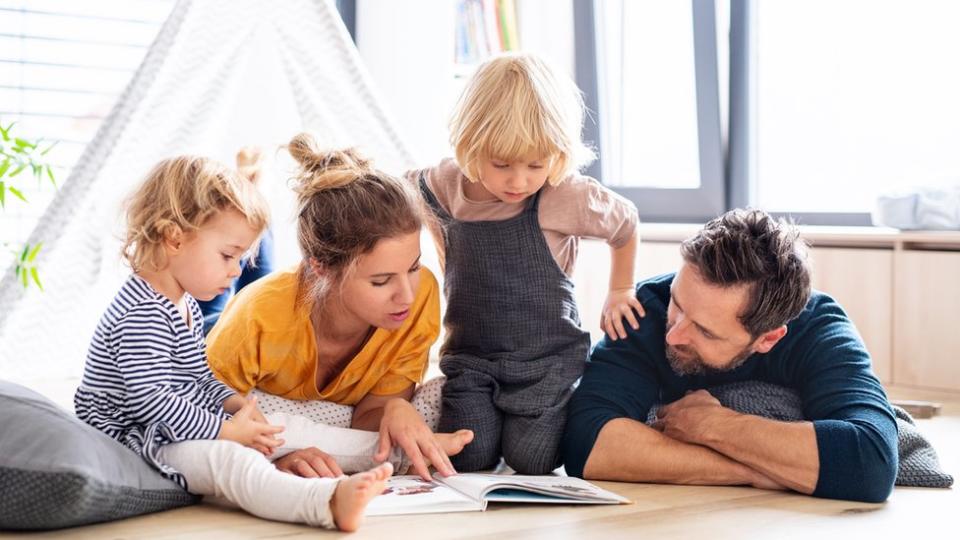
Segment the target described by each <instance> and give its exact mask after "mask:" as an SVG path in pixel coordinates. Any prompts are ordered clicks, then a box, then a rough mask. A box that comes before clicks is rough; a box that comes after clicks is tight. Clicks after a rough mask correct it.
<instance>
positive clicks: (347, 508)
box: [330, 463, 393, 532]
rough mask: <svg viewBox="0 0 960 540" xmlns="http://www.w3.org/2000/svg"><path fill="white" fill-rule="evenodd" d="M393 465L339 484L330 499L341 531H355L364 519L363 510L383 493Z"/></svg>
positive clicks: (378, 468) (354, 476)
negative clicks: (371, 500)
mask: <svg viewBox="0 0 960 540" xmlns="http://www.w3.org/2000/svg"><path fill="white" fill-rule="evenodd" d="M391 474H393V465H391V464H389V463H382V464H380V465H377V466H376V467H374V468H372V469H370V470H369V471H366V472H362V473H357V474H353V475H350V476H349V477H348V478H344V479H343V480H341V481H340V483H339V484H337V489H336V491H334V492H333V497H332V498H331V499H330V511H331V512H332V513H333V522H334V523H336V524H337V528H339V529H340V530H341V531H347V532H351V531H355V530H357V527H359V526H360V522H361V521H362V519H363V510H364V509H365V508H366V507H367V503H369V502H370V499H373V498H374V497H376V496H377V495H379V494H380V493H382V492H383V489H384V486H385V485H386V482H387V478H390V475H391Z"/></svg>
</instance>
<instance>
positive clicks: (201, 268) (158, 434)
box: [74, 156, 400, 530]
mask: <svg viewBox="0 0 960 540" xmlns="http://www.w3.org/2000/svg"><path fill="white" fill-rule="evenodd" d="M267 214H268V212H267V205H266V203H265V201H264V200H263V198H262V196H261V195H260V194H259V193H258V192H257V191H256V188H255V186H254V185H253V183H251V182H248V181H246V180H245V179H243V178H242V177H241V176H240V175H239V174H238V173H237V172H236V171H233V170H231V169H229V168H228V167H226V166H224V165H221V164H219V163H217V162H215V161H212V160H209V159H206V158H202V157H194V156H181V157H176V158H171V159H167V160H164V161H162V162H160V163H159V164H158V165H156V166H155V167H154V168H153V170H152V171H151V172H150V173H149V175H148V176H147V179H146V180H145V182H144V183H143V185H142V186H141V187H140V189H139V190H138V191H137V192H136V193H135V194H134V195H133V196H132V198H131V199H130V200H129V201H128V204H127V235H126V242H125V246H124V250H123V254H124V256H125V258H126V259H127V261H128V262H129V263H130V266H131V267H132V269H133V274H132V275H131V276H130V277H129V279H127V281H126V283H124V285H123V287H122V288H121V289H120V291H119V293H117V296H116V297H115V298H114V300H113V302H112V303H111V304H110V306H109V307H108V308H107V310H106V312H105V313H104V315H103V317H102V318H101V319H100V323H99V324H98V326H97V329H96V332H95V334H94V336H93V339H92V340H91V343H90V348H89V351H88V354H87V362H86V367H85V369H84V375H83V381H82V383H81V385H80V387H79V388H78V389H77V392H76V395H75V397H74V403H75V408H76V411H77V416H78V417H80V418H81V419H82V420H84V421H85V422H87V423H89V424H91V425H92V426H94V427H96V428H97V429H99V430H101V431H103V432H104V433H106V434H107V435H109V436H111V437H113V438H114V439H116V440H118V441H120V442H121V443H123V444H124V445H126V446H127V447H129V448H131V449H132V450H134V451H135V452H137V453H138V454H140V455H141V456H143V458H144V459H146V460H147V461H148V462H149V463H150V464H151V465H153V466H154V467H156V468H157V469H158V470H160V472H161V473H162V474H163V475H164V476H166V477H168V478H170V479H172V480H174V481H176V482H177V483H179V484H180V485H181V486H183V487H184V488H185V489H187V490H188V491H190V492H191V493H195V494H198V495H213V496H216V497H218V498H221V499H226V500H227V501H229V502H231V503H233V504H236V505H238V506H240V507H241V508H243V509H244V510H246V511H248V512H250V513H252V514H255V515H258V516H261V517H264V518H268V519H274V520H279V521H291V522H298V523H307V524H310V525H315V526H322V527H327V528H334V527H337V528H340V529H342V530H355V529H356V528H357V527H358V525H359V523H360V519H361V517H362V516H363V511H364V508H365V507H366V505H367V503H368V502H369V501H370V500H371V499H372V498H373V497H374V496H376V495H377V494H379V493H380V492H381V491H382V490H383V486H384V482H385V480H386V478H387V477H388V476H390V474H391V473H392V471H393V468H394V467H395V466H400V464H399V463H394V462H397V461H399V457H398V455H397V453H396V452H395V453H394V454H393V458H394V459H393V460H392V462H388V463H383V464H381V465H376V463H375V462H374V460H373V457H372V456H373V455H374V454H375V452H376V448H377V440H378V436H377V434H376V433H373V432H366V431H358V430H351V429H344V428H336V427H332V426H325V425H322V424H314V423H313V422H310V421H308V420H306V419H304V418H302V417H297V416H291V415H282V414H276V415H273V414H271V415H267V416H266V417H265V416H264V415H263V414H261V413H260V412H259V410H258V409H257V407H256V403H255V400H254V399H249V400H248V399H247V398H245V397H244V396H241V395H239V394H237V393H235V392H234V391H233V390H232V389H230V388H229V387H228V386H226V385H225V384H223V383H222V382H220V381H219V380H217V379H216V378H215V377H214V376H213V373H212V372H211V371H210V369H209V367H208V365H207V358H206V351H205V345H204V340H203V329H202V326H203V317H202V315H201V313H200V308H199V306H198V304H197V301H196V300H195V298H199V299H203V300H207V299H210V298H213V297H214V296H216V295H217V294H220V293H222V292H223V291H224V290H226V289H227V288H229V287H230V286H231V282H232V281H233V279H234V278H235V277H236V276H237V275H238V274H239V273H240V260H241V258H242V257H243V256H244V255H245V254H246V253H247V252H248V251H250V250H251V249H252V247H253V246H254V245H255V243H256V241H257V238H258V237H259V236H260V234H261V233H262V232H263V230H264V229H265V228H266V226H267V220H268V215H267ZM253 249H255V248H253ZM281 437H282V438H281ZM311 446H314V447H318V448H319V449H321V450H323V451H325V452H327V454H329V455H330V458H329V460H328V464H329V466H330V468H331V469H332V470H333V471H334V473H335V474H342V473H341V471H340V466H343V468H344V469H349V468H353V470H354V471H360V470H364V469H369V470H365V471H364V472H360V473H357V474H354V475H352V476H349V477H345V476H341V477H340V478H336V479H333V478H300V477H297V476H294V475H291V474H287V473H284V472H281V471H279V470H277V469H276V468H275V467H274V466H273V465H272V463H271V460H274V459H276V458H279V457H281V456H282V455H284V454H286V453H289V452H290V451H292V450H295V449H298V448H306V447H311ZM337 462H339V464H340V465H338V464H337Z"/></svg>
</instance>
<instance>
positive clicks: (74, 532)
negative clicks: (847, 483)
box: [0, 389, 960, 540]
mask: <svg viewBox="0 0 960 540" xmlns="http://www.w3.org/2000/svg"><path fill="white" fill-rule="evenodd" d="M890 395H891V397H892V398H895V399H935V400H937V401H939V402H941V403H943V412H942V414H941V415H940V416H937V417H935V418H933V419H929V420H919V421H918V425H919V426H920V429H921V430H922V431H923V432H924V434H926V435H927V436H928V437H929V438H930V440H931V441H932V442H933V443H934V446H935V448H936V449H937V451H938V453H939V455H940V461H941V464H942V465H943V466H944V469H945V470H946V471H947V472H950V473H951V474H953V475H954V476H957V475H958V474H960V396H958V395H948V394H934V393H930V392H920V391H916V390H906V389H891V390H890ZM598 484H600V485H601V486H603V487H604V488H606V489H609V490H611V491H614V492H617V493H620V494H622V495H624V496H626V497H628V498H630V499H631V500H633V501H634V503H633V504H630V505H622V506H602V507H580V506H535V505H508V504H503V505H490V507H489V509H488V510H487V511H486V512H468V513H456V514H432V515H415V516H395V517H380V518H368V519H367V520H366V522H365V523H364V524H363V526H362V527H361V529H360V531H358V532H356V533H353V534H351V535H349V536H350V538H355V539H363V538H389V539H391V540H393V539H406V538H410V539H417V540H428V539H448V538H471V539H492V540H493V539H495V540H506V539H511V540H512V539H517V538H548V539H550V540H562V539H567V538H570V539H577V540H584V539H592V538H603V539H604V540H606V539H609V538H632V539H646V538H695V539H697V540H715V539H719V538H748V539H753V538H778V539H779V538H798V539H803V540H822V539H827V538H844V537H845V538H849V539H854V538H871V539H874V538H903V539H908V540H914V539H916V540H919V539H921V538H960V519H958V518H960V490H958V489H950V490H942V489H919V488H897V489H896V490H894V493H893V495H892V496H891V497H890V499H889V500H888V501H887V502H886V503H884V504H865V503H854V502H847V501H830V500H822V499H815V498H813V497H806V496H802V495H796V494H791V493H780V492H770V491H762V490H757V489H752V488H725V487H686V486H664V485H651V484H621V483H614V482H598ZM341 536H347V535H346V534H343V533H338V532H333V531H322V530H317V529H313V528H310V527H306V526H298V525H288V524H283V523H274V522H270V521H265V520H261V519H258V518H254V517H251V516H248V515H245V514H243V513H241V512H239V511H237V510H232V509H225V508H220V507H216V506H213V505H210V504H202V505H199V506H195V507H190V508H183V509H180V510H173V511H169V512H163V513H160V514H153V515H148V516H141V517H137V518H132V519H127V520H123V521H118V522H113V523H105V524H100V525H92V526H87V527H80V528H76V529H68V530H64V531H57V532H48V533H34V534H25V535H24V534H21V535H15V534H2V533H0V539H6V538H20V537H27V538H35V539H40V538H48V537H51V538H53V537H55V538H96V539H103V538H124V539H126V538H152V539H173V538H177V539H180V538H238V539H243V538H278V537H283V538H284V539H288V538H306V537H329V538H334V537H341Z"/></svg>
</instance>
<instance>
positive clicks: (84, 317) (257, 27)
mask: <svg viewBox="0 0 960 540" xmlns="http://www.w3.org/2000/svg"><path fill="white" fill-rule="evenodd" d="M302 130H310V131H312V132H314V133H315V134H317V135H318V138H319V140H320V142H321V144H324V145H327V146H330V147H343V146H355V147H357V148H358V149H359V150H360V151H361V152H363V153H365V154H366V155H368V156H370V157H372V158H374V160H375V162H376V164H377V166H378V167H380V168H382V169H384V170H391V171H398V170H405V169H407V168H410V167H412V165H413V159H412V156H411V154H410V152H409V151H408V149H407V148H406V147H405V145H404V144H403V142H402V141H401V140H400V137H399V135H398V133H397V131H396V129H395V128H394V127H393V125H392V122H391V120H390V118H389V116H388V114H387V112H386V111H385V110H384V108H383V107H382V105H381V101H380V100H379V99H378V97H377V95H376V92H375V90H374V88H373V84H372V79H371V77H370V76H369V74H368V73H367V72H366V71H365V69H364V67H363V65H362V63H361V59H360V57H359V54H358V52H357V50H356V48H355V46H354V44H353V42H352V41H351V39H350V36H349V34H348V32H347V30H346V28H345V27H344V26H343V23H342V21H341V19H340V16H339V14H338V12H337V10H336V8H335V7H334V5H333V3H332V1H323V0H230V1H229V2H228V1H206V0H181V1H180V2H179V3H178V4H177V5H176V6H175V7H174V9H173V10H172V12H171V14H170V17H169V18H168V20H167V21H166V22H165V23H164V25H163V27H162V28H161V30H160V32H159V34H158V36H157V38H156V40H155V41H154V43H153V45H152V46H151V48H150V50H149V51H148V52H147V54H146V56H145V58H144V61H143V63H142V65H141V66H140V68H139V69H138V70H137V72H136V74H135V75H134V77H133V79H132V80H131V82H130V83H129V85H128V86H127V88H126V89H125V91H124V92H123V93H122V94H121V96H120V98H119V99H118V102H117V103H116V105H115V106H114V108H113V110H112V111H111V112H110V114H109V115H108V116H107V118H106V119H105V120H104V122H103V124H102V125H101V127H100V129H99V130H98V132H97V134H96V135H95V136H94V138H93V139H92V140H91V142H90V143H89V144H88V146H87V147H86V149H85V150H84V151H83V153H82V155H81V157H80V159H79V160H78V162H77V164H76V166H75V167H74V169H73V171H72V173H71V174H70V176H69V177H68V178H67V180H66V182H64V183H63V185H62V187H61V188H60V189H59V191H58V192H57V194H56V195H55V197H54V199H53V201H52V202H51V204H50V206H49V207H48V209H47V210H46V211H45V213H44V215H43V216H42V217H41V219H40V220H39V222H38V224H37V226H36V228H35V229H34V231H33V232H32V234H31V235H30V238H29V242H30V243H31V244H32V243H36V242H43V244H44V248H43V249H42V251H41V253H40V256H39V257H38V264H39V267H40V270H41V274H42V278H43V282H44V287H45V291H44V292H40V291H39V290H37V289H36V288H35V287H34V288H31V289H29V290H26V291H25V290H24V289H23V287H22V285H21V284H20V283H19V282H18V281H17V280H16V279H15V278H16V276H15V275H14V273H13V271H12V270H10V271H7V272H5V273H4V274H3V277H2V279H0V306H2V309H0V377H2V378H7V379H21V380H23V379H35V378H38V377H48V376H49V375H50V374H51V373H56V375H57V376H58V377H61V376H76V375H79V374H80V373H82V369H83V364H84V359H85V356H86V349H87V345H88V344H89V341H90V338H91V336H92V335H93V331H94V329H95V327H96V324H97V321H98V319H99V317H100V315H101V314H102V312H103V310H104V309H105V308H106V307H107V305H109V303H110V300H111V299H112V297H113V295H114V294H115V293H116V291H117V290H118V289H119V287H120V285H121V284H122V281H123V279H124V276H125V275H126V274H127V273H128V272H129V269H127V268H126V267H125V266H124V265H123V264H122V262H121V257H120V248H121V234H122V231H123V223H122V212H121V203H122V200H123V198H124V197H125V196H127V195H128V194H129V193H130V192H131V191H132V190H133V189H134V188H135V187H136V185H137V184H138V183H139V182H140V181H141V180H142V179H143V177H144V175H145V174H146V173H147V172H148V171H149V169H150V167H151V166H152V165H153V164H155V163H156V162H157V161H159V160H161V159H163V158H165V157H169V156H172V155H176V154H182V153H191V154H201V155H206V156H210V157H214V158H216V159H219V160H221V161H224V162H226V163H232V161H233V156H234V154H235V152H236V150H237V149H238V148H239V147H241V146H245V145H251V144H255V145H260V146H262V147H264V148H266V149H267V150H268V153H269V152H270V150H271V149H275V148H278V146H279V145H281V144H283V143H285V142H287V141H288V140H289V139H290V137H291V136H292V135H293V134H295V133H297V132H299V131H302ZM261 189H263V191H264V192H265V194H266V195H267V197H268V199H270V200H271V202H272V203H274V204H273V206H274V221H275V223H276V222H278V221H280V222H282V221H285V222H287V223H288V224H289V223H290V222H291V220H292V216H291V214H292V208H293V199H292V195H291V193H290V189H289V188H288V186H287V185H286V183H285V182H282V181H275V182H273V183H271V184H269V185H264V186H261ZM284 205H286V206H284ZM278 207H279V208H281V209H280V210H278ZM283 210H288V211H283ZM291 242H292V240H291Z"/></svg>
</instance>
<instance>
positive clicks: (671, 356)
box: [663, 323, 753, 377]
mask: <svg viewBox="0 0 960 540" xmlns="http://www.w3.org/2000/svg"><path fill="white" fill-rule="evenodd" d="M670 328H671V325H670V324H669V323H667V332H666V333H667V334H669V333H670ZM751 345H752V344H751ZM751 345H747V346H746V348H744V349H743V350H742V351H740V352H738V353H737V354H736V355H734V357H733V359H732V360H730V361H729V362H728V363H727V365H725V366H723V367H722V368H715V367H712V366H708V365H707V364H706V363H705V362H704V361H703V357H701V356H700V355H699V354H697V353H696V352H695V351H694V350H693V349H691V348H689V347H687V346H685V345H676V346H674V345H670V344H669V343H667V342H666V341H664V343H663V347H664V351H666V354H667V362H669V363H670V369H672V370H673V372H674V373H676V374H677V375H680V376H681V377H682V376H685V375H706V374H709V373H722V372H725V371H733V370H735V369H737V368H738V367H740V366H742V365H743V363H744V362H746V361H747V359H748V358H750V357H751V356H753V348H752V347H751ZM681 355H682V356H681Z"/></svg>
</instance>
